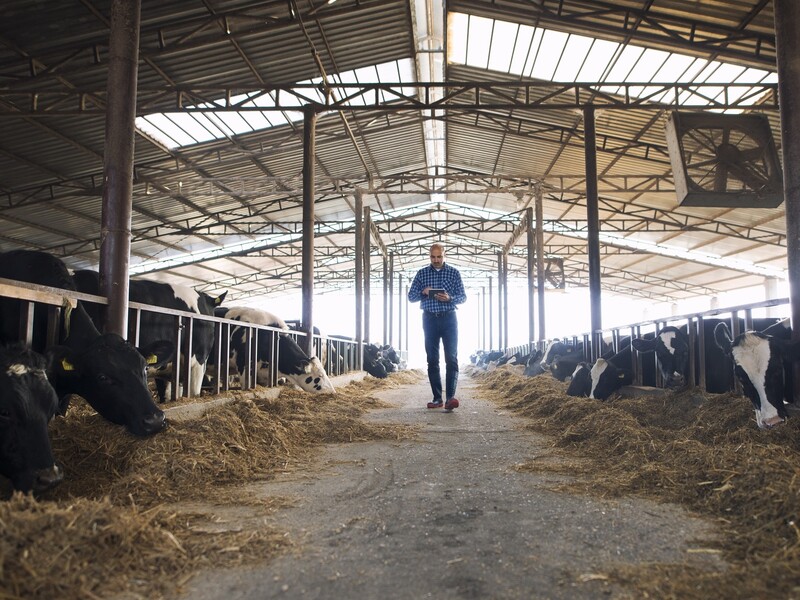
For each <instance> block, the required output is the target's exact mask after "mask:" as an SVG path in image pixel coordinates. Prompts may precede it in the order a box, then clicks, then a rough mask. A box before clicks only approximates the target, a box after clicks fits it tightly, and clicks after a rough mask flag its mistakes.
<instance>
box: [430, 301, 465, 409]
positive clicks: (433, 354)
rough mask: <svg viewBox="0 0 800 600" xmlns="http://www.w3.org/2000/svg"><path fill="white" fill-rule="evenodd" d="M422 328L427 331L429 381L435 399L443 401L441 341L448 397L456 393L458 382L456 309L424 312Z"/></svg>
mask: <svg viewBox="0 0 800 600" xmlns="http://www.w3.org/2000/svg"><path fill="white" fill-rule="evenodd" d="M422 330H423V332H424V333H425V354H426V355H427V357H428V381H430V383H431V391H432V392H433V401H434V402H441V401H442V375H441V371H440V370H439V342H440V341H441V343H442V344H443V345H444V362H445V388H446V389H445V391H446V392H447V395H446V396H445V398H446V399H448V400H449V399H450V398H452V397H453V396H455V395H456V385H457V384H458V320H457V319H456V311H454V310H451V311H450V312H447V313H444V314H442V315H440V316H436V315H434V314H432V313H429V312H427V311H425V312H423V313H422Z"/></svg>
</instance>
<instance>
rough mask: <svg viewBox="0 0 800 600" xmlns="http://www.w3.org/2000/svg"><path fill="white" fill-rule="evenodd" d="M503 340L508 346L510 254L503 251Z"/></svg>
mask: <svg viewBox="0 0 800 600" xmlns="http://www.w3.org/2000/svg"><path fill="white" fill-rule="evenodd" d="M503 341H504V342H505V345H506V348H508V346H509V344H508V254H506V253H505V252H503Z"/></svg>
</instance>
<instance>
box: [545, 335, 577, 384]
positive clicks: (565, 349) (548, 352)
mask: <svg viewBox="0 0 800 600" xmlns="http://www.w3.org/2000/svg"><path fill="white" fill-rule="evenodd" d="M562 356H574V357H579V358H580V360H584V358H583V343H582V342H578V343H577V344H568V343H566V342H563V341H561V340H560V339H558V338H555V339H552V340H550V341H549V342H547V345H546V346H545V348H544V353H543V354H542V360H541V365H542V367H543V368H544V369H545V370H547V371H551V370H552V369H551V367H552V365H553V363H554V362H555V360H556V359H557V358H559V357H562ZM561 381H563V379H562V380H561Z"/></svg>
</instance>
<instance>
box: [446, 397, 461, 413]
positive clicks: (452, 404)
mask: <svg viewBox="0 0 800 600" xmlns="http://www.w3.org/2000/svg"><path fill="white" fill-rule="evenodd" d="M454 408H458V398H450V400H448V401H447V402H445V403H444V409H445V410H453V409H454Z"/></svg>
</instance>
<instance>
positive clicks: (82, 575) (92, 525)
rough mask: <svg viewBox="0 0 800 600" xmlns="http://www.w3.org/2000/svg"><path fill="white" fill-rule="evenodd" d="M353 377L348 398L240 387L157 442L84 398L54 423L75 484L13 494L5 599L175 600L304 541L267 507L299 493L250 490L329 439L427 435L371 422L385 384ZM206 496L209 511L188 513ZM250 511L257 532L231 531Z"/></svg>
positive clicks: (8, 501) (1, 520)
mask: <svg viewBox="0 0 800 600" xmlns="http://www.w3.org/2000/svg"><path fill="white" fill-rule="evenodd" d="M420 377H421V374H420V373H419V372H416V371H415V372H408V373H398V374H396V376H392V377H390V378H389V379H388V380H386V382H384V383H381V382H378V381H377V380H375V381H369V380H365V381H364V382H359V383H353V384H350V385H348V386H346V387H343V388H341V389H340V390H339V393H337V394H320V395H313V396H312V395H310V394H307V393H306V392H302V391H299V390H293V389H289V388H285V389H283V390H282V391H281V393H280V395H279V396H278V397H277V398H275V399H270V398H269V397H267V396H266V395H265V394H263V393H261V394H259V392H258V391H252V392H229V393H228V394H227V395H228V396H229V397H230V402H229V403H227V404H225V405H223V406H221V407H217V408H214V409H213V410H210V411H208V412H207V413H206V414H205V416H203V417H200V418H198V419H196V420H192V421H186V422H171V423H170V425H169V427H168V428H167V430H165V431H164V432H162V433H160V434H157V435H155V436H153V437H150V438H145V439H141V438H135V437H133V436H130V435H128V434H127V433H125V432H124V431H123V430H122V428H120V427H117V426H114V425H111V424H109V423H107V422H106V421H104V420H103V419H101V418H100V417H99V416H98V415H97V414H96V413H94V411H93V410H92V409H91V408H90V407H88V406H87V405H86V404H85V403H83V402H82V401H81V400H78V401H77V402H75V403H73V407H72V408H71V409H70V412H69V414H68V415H67V417H66V418H58V419H56V420H55V421H54V422H53V423H52V424H51V439H52V442H53V452H54V455H55V457H56V460H57V461H58V462H59V463H60V464H62V465H63V466H64V469H65V479H64V482H63V483H62V484H61V485H59V486H57V487H56V488H54V489H53V490H50V491H48V492H45V493H43V494H41V495H39V496H38V497H36V498H34V497H32V496H23V495H22V494H14V495H11V494H10V490H8V489H5V496H6V497H5V498H4V500H3V501H2V502H0V598H2V599H6V598H25V599H34V598H41V599H47V600H50V599H52V598H59V599H62V600H71V599H76V600H77V599H86V598H89V599H91V598H105V597H109V596H111V595H114V594H128V595H133V596H134V597H146V598H148V599H151V598H163V597H167V596H169V595H171V594H173V593H174V592H175V591H176V590H177V589H178V588H179V586H180V585H181V583H182V582H184V581H186V580H187V579H188V578H189V577H190V576H191V574H192V573H193V572H195V571H197V570H198V569H200V568H203V567H204V566H215V567H225V566H230V565H239V564H249V563H253V562H255V561H264V560H268V559H269V558H270V557H271V556H273V555H276V554H277V553H281V552H286V551H288V550H289V549H290V545H289V543H288V542H287V540H286V538H285V537H284V534H283V533H284V532H282V531H277V530H275V529H274V528H273V527H271V526H269V525H267V524H266V522H265V519H264V518H263V517H264V516H266V515H268V514H270V512H271V511H272V510H274V509H275V508H277V507H280V506H285V505H286V504H287V503H289V502H291V500H289V499H285V498H262V499H257V498H254V497H253V496H252V494H248V493H247V492H246V491H244V490H245V486H243V485H241V484H244V483H249V482H253V481H257V480H259V479H269V478H272V477H274V476H275V475H276V474H277V473H281V472H286V471H291V470H293V469H297V468H300V467H302V466H303V465H308V464H309V463H310V462H312V461H313V458H314V456H315V454H316V453H318V452H319V448H320V445H321V444H324V443H338V442H355V441H365V440H375V439H397V438H402V437H409V436H412V435H413V431H412V430H411V429H410V428H408V427H403V426H397V425H384V424H380V423H367V422H365V421H364V420H362V419H361V418H360V417H361V415H363V414H364V412H365V411H367V410H369V409H371V408H378V407H380V406H383V403H382V402H381V401H380V400H378V399H376V398H374V397H373V396H371V395H370V392H371V391H374V390H376V389H380V387H381V385H390V386H392V385H402V383H403V382H408V381H410V380H417V379H418V378H420ZM192 503H195V504H199V505H200V506H202V507H204V508H203V510H192V509H187V508H183V509H182V508H181V506H183V507H186V506H191V505H192ZM215 505H217V506H219V507H220V508H219V510H220V512H223V507H224V510H230V508H231V506H234V507H239V508H238V510H240V511H241V512H242V513H243V514H247V515H251V516H255V517H260V518H253V519H250V520H249V521H248V522H251V523H253V524H254V525H253V527H251V528H248V529H247V530H241V531H239V530H229V529H227V528H225V527H219V526H218V524H219V523H220V522H221V521H223V520H224V518H223V517H220V516H219V515H216V514H215V512H214V508H213V507H214V506H215Z"/></svg>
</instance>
